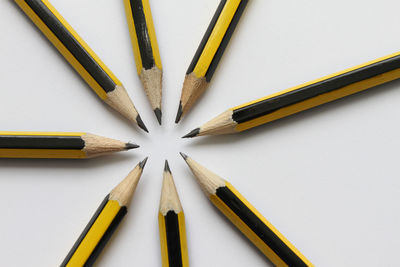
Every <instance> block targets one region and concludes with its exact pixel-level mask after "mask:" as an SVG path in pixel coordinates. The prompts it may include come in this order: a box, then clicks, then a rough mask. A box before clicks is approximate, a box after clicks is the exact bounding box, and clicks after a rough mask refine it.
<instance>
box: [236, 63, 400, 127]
mask: <svg viewBox="0 0 400 267" xmlns="http://www.w3.org/2000/svg"><path fill="white" fill-rule="evenodd" d="M399 78H400V69H396V70H393V71H389V72H387V73H384V74H381V75H378V76H375V77H372V78H370V79H367V80H363V81H360V82H358V83H354V84H351V85H348V86H345V87H343V88H341V89H338V90H335V91H332V92H329V93H325V94H322V95H319V96H316V97H313V98H310V99H307V100H305V101H302V102H299V103H296V104H293V105H290V106H288V107H284V108H281V109H279V110H277V111H275V112H272V113H270V114H267V115H265V116H262V117H259V118H256V119H254V120H250V121H246V122H243V123H240V124H238V125H236V127H235V130H236V131H239V132H240V131H244V130H247V129H250V128H253V127H256V126H259V125H262V124H265V123H268V122H271V121H274V120H278V119H280V118H284V117H287V116H289V115H292V114H295V113H298V112H301V111H304V110H307V109H310V108H313V107H316V106H319V105H322V104H325V103H328V102H332V101H334V100H336V99H339V98H342V97H345V96H348V95H352V94H355V93H358V92H361V91H364V90H366V89H368V88H371V87H375V86H378V85H381V84H384V83H387V82H390V81H393V80H396V79H399Z"/></svg>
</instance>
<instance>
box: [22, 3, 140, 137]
mask: <svg viewBox="0 0 400 267" xmlns="http://www.w3.org/2000/svg"><path fill="white" fill-rule="evenodd" d="M14 1H15V2H16V3H17V4H18V6H19V7H20V8H21V9H22V10H23V11H24V12H25V14H26V15H27V16H28V17H29V18H30V19H31V20H32V21H33V23H34V24H35V25H36V26H37V27H38V28H39V29H40V30H41V31H42V33H43V34H44V35H45V36H46V37H47V38H48V39H49V40H50V42H51V43H52V44H53V45H54V46H55V47H56V48H57V49H58V51H59V52H60V53H61V54H62V55H63V56H64V57H65V59H66V60H67V61H68V62H69V63H70V64H71V65H72V67H74V69H75V70H76V71H77V72H78V73H79V74H80V75H81V77H82V78H83V79H84V80H85V81H86V82H87V83H88V84H89V86H90V87H91V88H92V89H93V90H94V91H95V93H96V94H97V95H98V96H99V97H100V98H101V99H102V100H103V101H104V102H105V103H107V104H108V105H109V106H111V107H112V108H113V109H115V110H116V111H118V112H119V113H121V114H122V115H123V116H124V117H126V118H127V119H129V120H130V121H132V122H135V123H137V124H138V126H139V127H140V128H142V129H143V130H145V131H147V129H146V126H145V125H144V123H143V121H142V119H141V118H140V115H139V113H138V112H137V110H136V108H135V106H134V105H133V103H132V100H131V99H130V98H129V95H128V93H127V92H126V90H125V88H124V86H123V85H122V83H121V82H120V81H119V80H118V79H117V77H115V75H114V74H113V73H112V72H111V71H110V70H109V69H108V68H107V67H106V65H105V64H104V63H103V62H102V61H101V60H100V58H99V57H98V56H97V55H96V54H95V53H94V52H93V51H92V50H91V49H90V47H89V46H88V45H87V44H86V43H85V41H83V39H82V38H81V37H80V36H79V35H78V34H77V33H76V32H75V30H74V29H73V28H72V27H71V26H70V25H69V24H68V22H67V21H66V20H65V19H64V18H63V17H62V16H61V14H60V13H58V11H57V10H56V9H55V8H54V7H53V6H52V5H51V4H50V3H49V1H47V0H14Z"/></svg>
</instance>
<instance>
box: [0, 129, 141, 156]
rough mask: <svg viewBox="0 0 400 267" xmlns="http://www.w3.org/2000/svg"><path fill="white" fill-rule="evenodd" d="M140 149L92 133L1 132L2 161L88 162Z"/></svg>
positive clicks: (0, 149)
mask: <svg viewBox="0 0 400 267" xmlns="http://www.w3.org/2000/svg"><path fill="white" fill-rule="evenodd" d="M138 147H139V146H138V145H136V144H133V143H124V142H121V141H118V140H115V139H111V138H106V137H102V136H98V135H94V134H90V133H72V132H68V133H65V132H2V131H0V158H49V159H85V158H94V157H98V156H101V155H106V154H109V153H113V152H119V151H124V150H130V149H134V148H138Z"/></svg>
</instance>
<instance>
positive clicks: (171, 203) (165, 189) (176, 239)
mask: <svg viewBox="0 0 400 267" xmlns="http://www.w3.org/2000/svg"><path fill="white" fill-rule="evenodd" d="M158 224H159V229H160V244H161V260H162V266H163V267H188V266H189V260H188V250H187V243H186V229H185V215H184V213H183V209H182V205H181V202H180V200H179V196H178V192H177V191H176V187H175V183H174V179H173V177H172V174H171V170H170V168H169V165H168V161H165V167H164V179H163V185H162V189H161V199H160V209H159V213H158Z"/></svg>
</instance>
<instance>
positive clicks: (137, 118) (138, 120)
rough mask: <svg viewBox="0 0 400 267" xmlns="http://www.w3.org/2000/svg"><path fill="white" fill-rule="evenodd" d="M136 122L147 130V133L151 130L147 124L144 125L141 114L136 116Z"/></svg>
mask: <svg viewBox="0 0 400 267" xmlns="http://www.w3.org/2000/svg"><path fill="white" fill-rule="evenodd" d="M136 122H137V124H138V126H139V127H140V128H142V129H143V130H144V131H146V132H147V133H148V132H149V130H147V128H146V125H144V123H143V120H142V118H141V117H140V115H139V114H138V115H137V117H136Z"/></svg>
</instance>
